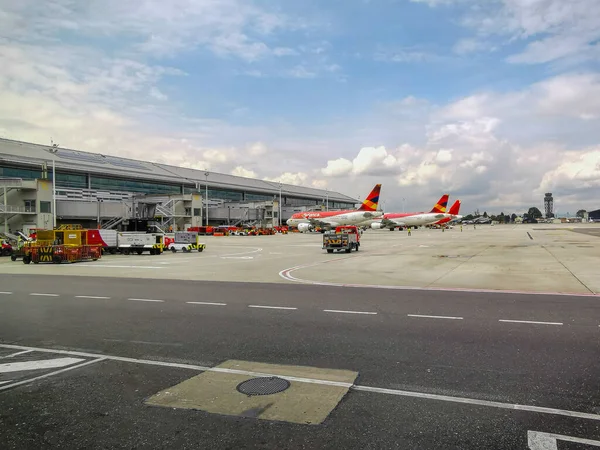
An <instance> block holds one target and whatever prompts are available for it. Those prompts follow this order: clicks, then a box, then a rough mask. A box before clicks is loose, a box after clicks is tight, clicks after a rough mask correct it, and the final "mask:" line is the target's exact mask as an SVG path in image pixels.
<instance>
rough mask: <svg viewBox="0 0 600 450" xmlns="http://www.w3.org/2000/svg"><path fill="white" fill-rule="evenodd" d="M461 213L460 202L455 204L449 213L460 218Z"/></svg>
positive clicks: (457, 201)
mask: <svg viewBox="0 0 600 450" xmlns="http://www.w3.org/2000/svg"><path fill="white" fill-rule="evenodd" d="M459 212H460V200H456V201H455V202H454V204H453V205H452V206H451V207H450V210H449V211H448V213H449V214H452V215H453V216H458V213H459Z"/></svg>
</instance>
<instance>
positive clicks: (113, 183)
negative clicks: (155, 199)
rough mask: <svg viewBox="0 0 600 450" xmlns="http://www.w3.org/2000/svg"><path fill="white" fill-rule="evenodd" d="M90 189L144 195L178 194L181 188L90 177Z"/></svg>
mask: <svg viewBox="0 0 600 450" xmlns="http://www.w3.org/2000/svg"><path fill="white" fill-rule="evenodd" d="M90 184H91V188H92V189H98V190H103V191H124V192H140V193H144V194H180V193H181V186H178V185H172V184H162V183H152V182H148V181H135V180H123V179H119V178H108V177H96V176H91V177H90Z"/></svg>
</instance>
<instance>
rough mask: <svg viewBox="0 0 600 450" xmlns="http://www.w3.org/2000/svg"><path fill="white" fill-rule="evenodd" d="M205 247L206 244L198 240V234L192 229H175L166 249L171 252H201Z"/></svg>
mask: <svg viewBox="0 0 600 450" xmlns="http://www.w3.org/2000/svg"><path fill="white" fill-rule="evenodd" d="M205 248H206V244H203V243H201V242H200V236H199V235H198V233H197V232H194V231H176V232H175V237H174V239H173V241H172V242H170V243H169V245H168V246H167V250H171V251H172V252H173V253H175V252H178V251H181V252H184V253H186V252H187V253H190V252H191V251H192V250H198V253H200V252H202V251H203V250H204V249H205Z"/></svg>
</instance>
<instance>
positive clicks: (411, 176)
mask: <svg viewBox="0 0 600 450" xmlns="http://www.w3.org/2000/svg"><path fill="white" fill-rule="evenodd" d="M598 23H600V2H597V1H595V0H572V1H570V2H564V1H560V0H527V1H525V0H345V1H342V0H321V1H318V0H305V1H301V2H287V1H274V0H254V1H253V0H244V1H242V0H195V1H194V0H172V1H169V2H160V1H156V0H139V1H137V2H122V1H117V0H89V1H87V2H81V3H80V2H72V1H71V0H47V1H46V2H44V3H43V4H40V3H39V2H37V1H34V0H22V1H20V2H18V3H15V2H10V1H8V0H0V56H1V57H2V58H3V60H5V61H6V65H5V70H3V71H0V96H1V97H2V98H3V102H2V104H1V105H0V135H2V136H4V137H9V138H14V139H22V140H29V141H34V142H42V143H44V142H49V141H50V138H53V139H54V140H55V141H58V142H60V143H61V145H63V146H65V147H72V148H78V149H82V150H88V151H98V152H103V153H108V154H116V155H124V156H130V157H134V158H141V159H148V160H154V161H160V162H167V163H171V164H176V165H184V166H187V167H196V168H208V169H210V170H215V171H221V172H226V173H234V174H238V175H244V176H251V177H258V178H266V179H272V180H281V181H284V182H289V183H294V184H302V185H309V186H310V185H312V186H317V187H328V188H330V189H334V190H339V191H341V192H344V193H346V194H349V195H357V196H361V197H362V196H363V195H366V193H367V192H368V191H369V189H370V187H371V186H372V185H373V184H375V183H376V182H381V183H383V191H382V199H383V200H385V202H386V209H388V210H391V209H397V208H400V205H401V199H402V198H406V199H407V204H408V206H409V207H411V208H414V209H424V208H428V207H429V205H430V204H432V203H433V202H434V201H435V200H436V199H437V198H438V197H439V194H440V193H441V192H442V191H445V192H449V193H450V194H451V196H452V198H461V200H462V201H463V205H465V208H468V210H474V209H476V208H479V209H480V210H484V209H487V210H490V211H497V212H500V210H506V211H508V210H511V211H512V210H517V211H520V210H523V209H525V208H527V207H529V206H531V205H532V204H536V205H539V204H540V203H541V198H542V196H543V192H545V191H547V190H552V191H553V192H554V194H555V195H554V196H555V198H556V199H557V205H558V206H559V208H563V207H564V208H565V209H567V208H570V209H574V208H578V207H584V208H593V207H598V205H594V204H593V202H594V201H597V193H596V192H597V189H600V181H599V180H600V145H599V139H600V123H599V120H600V119H599V118H600V99H599V97H600V95H599V94H600V74H599V64H598V63H599V59H600V45H599V44H598V41H599V39H600V31H599V28H600V27H598V26H597V24H598Z"/></svg>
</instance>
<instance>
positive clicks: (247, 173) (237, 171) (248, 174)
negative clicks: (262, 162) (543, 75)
mask: <svg viewBox="0 0 600 450" xmlns="http://www.w3.org/2000/svg"><path fill="white" fill-rule="evenodd" d="M229 173H230V174H231V175H235V176H236V177H245V178H256V172H255V171H254V170H248V169H245V168H243V167H242V166H236V167H235V168H234V169H233V170H232V171H231V172H229Z"/></svg>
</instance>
